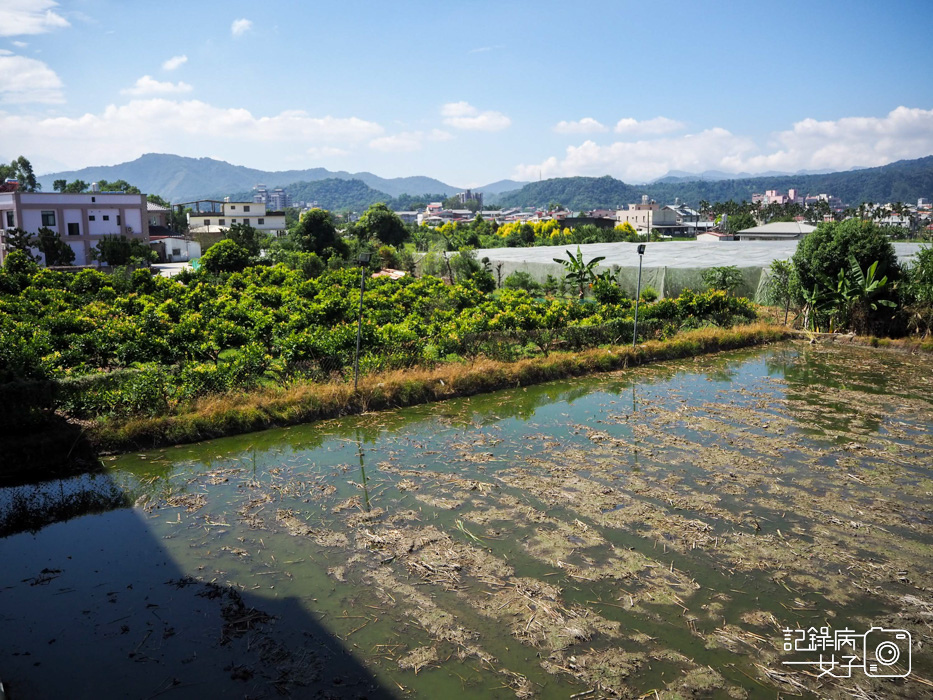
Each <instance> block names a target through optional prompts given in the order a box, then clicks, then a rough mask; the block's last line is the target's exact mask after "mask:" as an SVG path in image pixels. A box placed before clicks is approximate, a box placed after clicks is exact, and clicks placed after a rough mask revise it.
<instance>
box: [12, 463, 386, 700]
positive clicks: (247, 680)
mask: <svg viewBox="0 0 933 700" xmlns="http://www.w3.org/2000/svg"><path fill="white" fill-rule="evenodd" d="M130 505H132V494H129V493H127V492H126V490H124V488H123V487H122V486H121V485H119V484H117V483H116V482H115V481H113V480H112V479H111V477H110V476H108V475H107V474H101V473H96V474H84V475H80V476H76V477H72V478H70V479H56V480H50V481H45V482H42V483H40V484H33V485H24V484H21V485H17V486H8V487H6V488H0V533H2V535H3V536H4V537H3V539H0V561H2V562H3V566H2V570H0V626H2V629H3V634H2V636H0V681H2V682H3V684H4V686H5V688H6V691H7V693H8V697H9V699H10V700H18V699H20V698H63V697H69V698H121V699H122V698H154V697H160V696H163V695H164V696H165V697H169V698H228V697H250V698H260V697H280V696H283V695H284V696H291V697H315V698H317V697H322V698H344V697H353V698H384V697H386V698H387V697H393V696H394V695H393V693H392V692H390V690H389V689H387V688H385V687H383V686H382V685H381V684H380V682H379V681H378V680H377V679H376V678H375V677H374V676H373V675H372V674H371V673H370V672H369V671H368V670H367V669H366V668H365V667H364V666H363V665H362V664H361V663H360V662H359V661H358V660H357V659H356V658H355V657H354V656H353V654H352V653H351V652H350V650H348V648H347V647H346V646H345V645H344V644H343V642H342V641H340V640H339V639H337V638H336V637H335V635H334V634H333V633H331V632H330V631H329V630H328V629H326V628H325V627H324V626H322V625H321V624H320V623H319V622H318V620H316V619H314V618H313V617H312V614H311V613H310V612H309V611H308V610H307V609H306V608H305V607H304V606H303V605H302V603H301V601H300V600H298V599H296V598H295V597H292V596H289V597H284V598H279V599H276V598H274V597H271V596H272V595H275V593H274V588H275V586H274V585H271V586H268V587H265V589H264V590H257V591H253V590H249V591H247V590H242V589H240V588H236V587H228V586H225V585H220V584H219V583H217V582H215V581H212V580H207V579H206V578H205V579H200V578H199V577H198V574H199V572H198V571H197V570H185V569H184V568H183V567H182V566H181V565H180V564H179V563H177V562H176V557H175V556H174V555H173V554H172V553H171V552H170V551H169V549H168V548H167V547H166V546H164V540H168V539H171V538H172V535H171V534H169V535H166V536H164V537H163V538H162V539H161V540H160V538H159V537H157V536H156V535H155V534H154V532H153V531H152V529H151V528H150V526H149V524H148V523H147V522H146V515H145V512H144V511H141V510H140V509H134V508H131V507H129V506H130ZM66 520H70V521H71V522H60V521H66ZM17 533H18V534H17ZM201 568H203V567H201Z"/></svg>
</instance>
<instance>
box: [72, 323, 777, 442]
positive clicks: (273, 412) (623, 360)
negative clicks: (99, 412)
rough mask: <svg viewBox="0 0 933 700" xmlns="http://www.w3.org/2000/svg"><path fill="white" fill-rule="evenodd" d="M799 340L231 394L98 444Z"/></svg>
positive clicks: (714, 335) (708, 337)
mask: <svg viewBox="0 0 933 700" xmlns="http://www.w3.org/2000/svg"><path fill="white" fill-rule="evenodd" d="M791 335H792V332H790V331H788V330H787V329H785V328H779V327H776V326H773V325H769V324H765V323H755V324H751V325H746V326H737V327H735V328H730V329H720V328H704V329H700V330H696V331H690V332H687V333H682V334H679V335H677V336H675V337H674V338H671V339H670V340H665V341H649V342H647V343H644V344H642V345H639V346H638V347H637V348H635V349H633V348H631V347H630V346H617V347H612V348H597V349H591V350H586V351H583V352H576V353H573V352H555V353H551V355H549V356H548V357H536V358H530V359H525V360H520V361H518V362H511V363H510V362H497V361H493V360H484V359H481V360H478V361H477V362H475V363H473V364H472V365H470V364H460V363H454V364H446V365H442V366H439V367H436V368H433V369H409V370H398V371H392V372H387V373H383V374H374V375H369V376H365V377H362V378H361V379H360V385H359V390H358V391H356V392H355V391H354V390H353V387H352V386H351V385H349V384H344V383H340V384H302V385H298V386H294V387H289V388H284V389H263V390H259V391H255V392H248V393H237V394H226V395H223V396H217V397H212V398H209V399H204V400H201V401H199V402H197V403H195V404H194V405H192V406H191V407H190V409H189V410H187V411H186V412H184V413H181V414H177V415H171V416H161V417H156V418H134V419H127V420H112V421H106V422H100V423H97V424H95V425H94V426H93V427H92V428H91V430H90V438H91V440H92V442H93V443H94V444H95V446H96V447H97V448H98V449H100V450H103V451H109V452H120V451H129V450H133V449H139V448H144V447H156V446H160V445H168V444H179V443H187V442H196V441H199V440H205V439H209V438H215V437H221V436H224V435H236V434H241V433H246V432H252V431H256V430H263V429H265V428H270V427H274V426H283V425H294V424H297V423H308V422H312V421H316V420H321V419H325V418H335V417H339V416H344V415H350V414H356V413H362V412H364V411H375V410H382V409H389V408H399V407H403V406H413V405H417V404H423V403H428V402H432V401H443V400H445V399H450V398H455V397H458V396H472V395H474V394H480V393H487V392H491V391H496V390H499V389H507V388H512V387H521V386H529V385H532V384H540V383H542V382H547V381H551V380H554V379H562V378H565V377H576V376H580V375H584V374H591V373H594V372H607V371H611V370H616V369H622V368H625V367H629V366H633V365H639V364H644V363H646V362H656V361H661V360H672V359H677V358H682V357H691V356H694V355H700V354H704V353H710V352H718V351H720V350H730V349H734V348H740V347H746V346H751V345H759V344H762V343H768V342H774V341H778V340H783V339H786V338H788V337H790V336H791Z"/></svg>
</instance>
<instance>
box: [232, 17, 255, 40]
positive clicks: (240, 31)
mask: <svg viewBox="0 0 933 700" xmlns="http://www.w3.org/2000/svg"><path fill="white" fill-rule="evenodd" d="M252 28H253V21H252V20H249V19H235V20H233V23H232V24H231V25H230V33H231V34H232V35H233V36H234V37H240V36H243V35H244V34H246V32H248V31H249V30H250V29H252Z"/></svg>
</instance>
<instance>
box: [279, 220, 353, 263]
mask: <svg viewBox="0 0 933 700" xmlns="http://www.w3.org/2000/svg"><path fill="white" fill-rule="evenodd" d="M288 235H289V238H290V239H291V241H292V242H293V243H294V244H295V245H296V246H297V247H298V248H299V249H300V250H302V251H304V252H306V253H317V254H318V255H319V256H320V257H322V258H325V259H326V258H328V257H330V256H331V255H333V254H334V253H336V254H338V255H340V256H343V255H346V252H347V246H346V244H345V243H344V242H343V241H342V240H341V239H340V237H339V236H338V235H337V227H336V226H335V225H334V218H333V216H332V215H331V213H330V212H329V211H327V210H326V209H312V210H311V211H309V212H307V213H305V215H304V216H302V217H301V219H299V220H298V224H297V225H296V226H295V228H294V229H292V230H291V231H290V232H289V234H288Z"/></svg>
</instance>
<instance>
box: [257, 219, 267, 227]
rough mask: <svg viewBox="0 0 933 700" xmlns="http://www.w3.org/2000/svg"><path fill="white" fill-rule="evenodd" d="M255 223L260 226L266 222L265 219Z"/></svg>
mask: <svg viewBox="0 0 933 700" xmlns="http://www.w3.org/2000/svg"><path fill="white" fill-rule="evenodd" d="M256 223H257V224H259V225H260V226H262V225H263V224H264V223H266V220H265V219H256Z"/></svg>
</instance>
